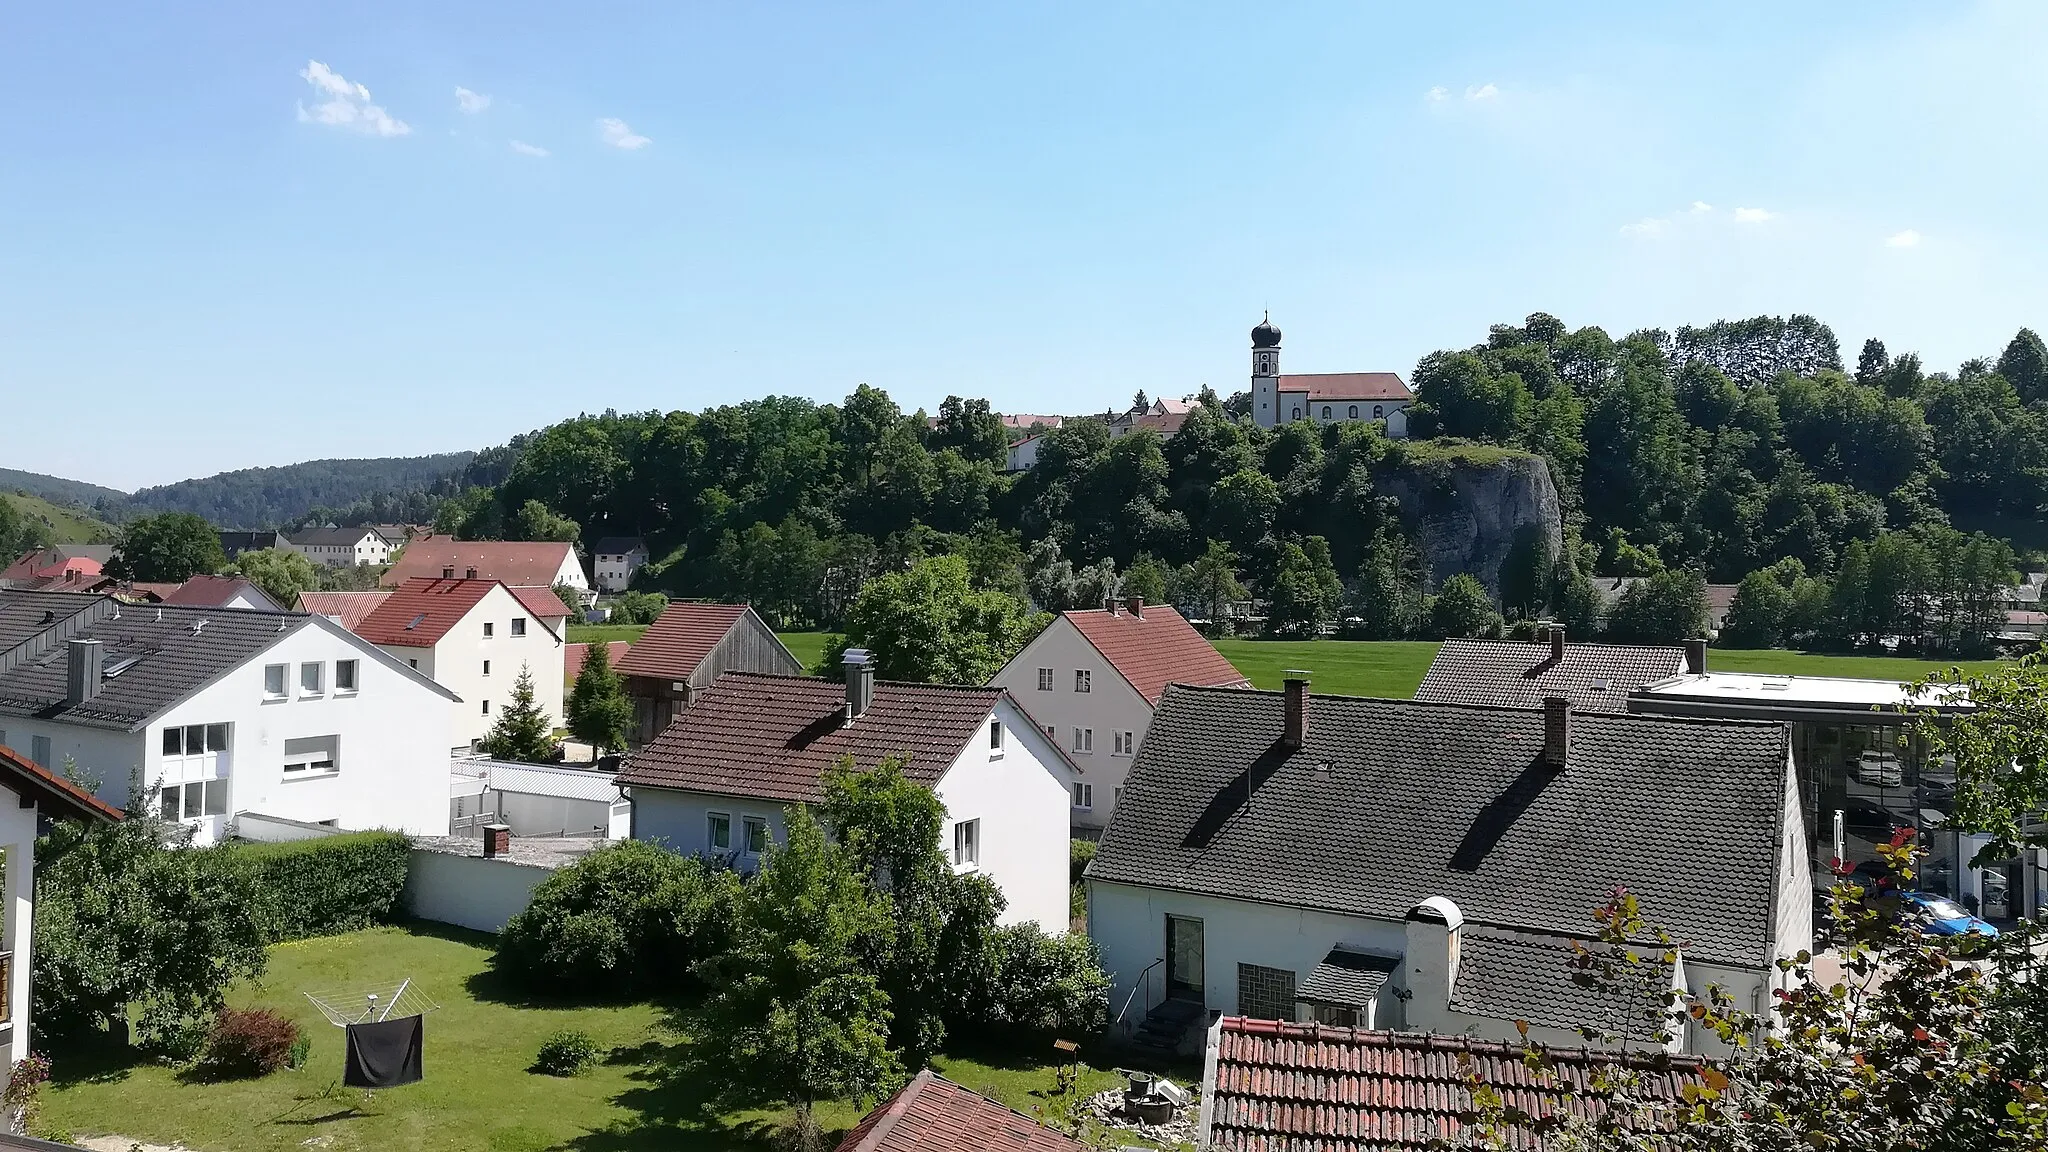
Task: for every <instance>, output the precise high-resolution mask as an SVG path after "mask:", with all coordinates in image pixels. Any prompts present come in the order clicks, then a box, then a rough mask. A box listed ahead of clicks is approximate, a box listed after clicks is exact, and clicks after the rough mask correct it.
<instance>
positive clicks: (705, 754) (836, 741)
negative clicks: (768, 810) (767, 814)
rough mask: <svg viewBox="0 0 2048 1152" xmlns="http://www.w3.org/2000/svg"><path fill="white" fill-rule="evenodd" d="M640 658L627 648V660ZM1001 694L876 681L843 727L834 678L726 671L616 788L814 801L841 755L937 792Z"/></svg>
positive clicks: (842, 696)
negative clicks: (891, 764) (900, 762)
mask: <svg viewBox="0 0 2048 1152" xmlns="http://www.w3.org/2000/svg"><path fill="white" fill-rule="evenodd" d="M641 643H645V640H644V639H643V640H642V642H641ZM639 651H640V644H635V645H633V650H632V651H631V652H629V653H628V654H627V659H628V660H629V661H630V660H631V659H632V658H633V657H634V656H636V655H638V654H639ZM1002 694H1003V693H1002V690H1001V689H999V688H960V687H951V686H947V685H938V684H898V683H895V682H893V681H888V680H878V681H876V682H875V696H874V700H873V702H872V703H870V704H869V705H868V710H867V712H866V713H865V714H863V715H862V716H860V717H859V718H857V719H856V720H854V721H853V723H851V724H847V723H844V720H845V715H846V686H845V685H844V684H841V683H839V682H838V681H836V680H820V679H817V678H815V677H810V676H765V675H761V674H758V673H753V672H727V673H725V674H724V675H722V676H720V677H719V678H718V679H717V680H715V681H713V682H712V684H711V687H709V688H707V689H705V690H704V691H703V693H701V694H700V695H699V696H698V697H697V698H696V700H694V701H693V702H691V704H690V706H689V707H688V708H686V709H684V710H683V711H682V712H681V713H679V714H678V715H677V716H676V718H675V719H674V720H673V721H671V722H670V724H669V726H668V727H667V728H666V729H665V730H663V732H662V733H661V735H659V736H656V737H655V738H654V741H653V743H651V744H649V745H648V746H647V747H646V748H644V749H642V750H641V751H639V752H637V753H635V754H634V755H633V756H632V757H631V758H629V759H628V760H627V761H626V768H625V771H623V772H621V773H620V774H619V783H621V784H629V785H631V784H638V785H645V786H648V787H654V788H681V789H684V790H687V791H692V792H710V793H713V794H715V795H719V796H746V797H753V798H758V799H764V800H780V801H784V802H786V803H796V802H799V801H800V802H804V803H814V802H816V801H817V800H818V799H819V798H820V797H821V796H822V795H823V793H822V791H821V790H820V789H819V787H818V781H819V779H820V778H821V777H822V776H823V775H824V774H825V770H826V769H828V768H830V767H832V766H833V765H834V764H837V763H838V762H839V759H840V758H841V757H842V756H851V757H852V758H853V762H854V764H856V765H857V766H859V767H862V768H871V767H873V766H874V765H876V764H878V763H880V762H881V761H882V760H883V759H884V758H885V757H889V756H897V757H902V758H903V759H904V760H905V764H904V769H903V774H904V775H905V776H906V777H908V778H910V779H912V780H916V781H918V782H919V783H923V784H936V783H938V780H939V777H941V776H943V775H945V772H946V769H948V768H950V767H952V765H953V761H954V759H955V758H957V757H958V756H959V755H960V750H961V749H962V748H965V747H966V746H967V742H968V741H969V740H972V739H974V737H975V736H977V735H978V734H980V732H981V730H982V726H983V725H984V724H985V723H987V721H988V717H989V713H990V712H992V711H993V710H994V709H995V706H996V701H997V700H998V699H1000V698H1001V697H1002Z"/></svg>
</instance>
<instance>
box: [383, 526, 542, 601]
mask: <svg viewBox="0 0 2048 1152" xmlns="http://www.w3.org/2000/svg"><path fill="white" fill-rule="evenodd" d="M571 549H572V546H571V545H568V544H561V543H556V542H553V541H547V540H457V539H455V538H454V537H452V536H422V537H420V538H418V539H416V540H414V541H413V542H412V543H410V544H407V545H406V546H405V551H404V552H402V553H400V554H399V557H398V559H397V561H396V562H394V563H393V564H392V565H391V567H390V568H389V569H387V570H386V571H385V573H384V579H383V584H384V586H385V587H386V588H396V587H398V586H399V585H400V584H403V583H405V582H406V581H407V580H413V579H418V578H420V577H429V578H433V577H438V576H440V575H441V573H442V571H443V570H444V569H448V568H453V569H455V575H456V577H457V578H458V579H460V578H462V576H463V574H464V573H466V572H467V571H468V570H469V569H471V568H474V569H476V575H477V579H479V580H502V581H504V582H505V583H506V584H509V585H514V586H517V585H520V584H537V585H545V586H550V587H551V586H553V584H554V582H555V577H556V576H557V575H558V574H560V572H561V570H562V562H563V560H564V558H566V557H567V556H569V554H570V552H571Z"/></svg>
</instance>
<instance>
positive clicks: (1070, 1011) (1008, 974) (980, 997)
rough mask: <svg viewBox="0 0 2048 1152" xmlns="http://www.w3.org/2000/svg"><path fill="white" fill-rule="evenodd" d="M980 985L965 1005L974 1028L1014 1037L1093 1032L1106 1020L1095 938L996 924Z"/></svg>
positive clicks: (1105, 985) (1105, 980) (1104, 978)
mask: <svg viewBox="0 0 2048 1152" xmlns="http://www.w3.org/2000/svg"><path fill="white" fill-rule="evenodd" d="M981 968H982V970H981V972H980V983H981V985H982V986H981V988H980V990H979V993H978V994H977V995H976V996H975V997H974V998H973V999H972V1000H971V1001H970V1006H969V1008H968V1012H969V1014H970V1015H971V1016H972V1017H973V1019H972V1020H970V1021H966V1022H964V1023H967V1024H968V1025H969V1026H970V1027H972V1028H979V1029H982V1030H985V1031H987V1032H990V1033H996V1034H1003V1033H1007V1034H1009V1035H1011V1036H1013V1037H1017V1036H1020V1035H1028V1034H1051V1035H1057V1036H1066V1037H1082V1036H1093V1035H1095V1034H1096V1033H1098V1032H1100V1031H1102V1030H1103V1028H1104V1027H1105V1026H1107V1023H1108V1020H1109V977H1108V975H1106V974H1105V973H1104V972H1103V971H1102V964H1101V962H1100V961H1099V959H1098V958H1097V954H1096V950H1095V942H1094V941H1093V940H1090V939H1088V938H1087V937H1086V936H1081V935H1076V934H1071V933H1063V934H1061V935H1058V936H1048V935H1046V934H1045V933H1044V932H1041V931H1039V930H1038V925H1036V924H1015V925H1012V926H1010V927H1008V928H999V929H997V930H996V932H995V934H994V935H992V936H990V937H989V941H988V949H987V951H986V953H985V954H984V957H983V961H982V965H981Z"/></svg>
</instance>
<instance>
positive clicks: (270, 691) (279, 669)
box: [263, 664, 287, 700]
mask: <svg viewBox="0 0 2048 1152" xmlns="http://www.w3.org/2000/svg"><path fill="white" fill-rule="evenodd" d="M286 673H287V669H286V667H285V666H284V665H283V664H265V665H264V666H263V694H264V695H265V696H268V697H270V698H271V699H272V700H282V699H284V678H285V675H286Z"/></svg>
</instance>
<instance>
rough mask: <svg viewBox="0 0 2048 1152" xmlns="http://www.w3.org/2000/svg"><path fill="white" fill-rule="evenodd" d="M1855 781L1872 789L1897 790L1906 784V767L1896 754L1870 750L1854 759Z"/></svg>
mask: <svg viewBox="0 0 2048 1152" xmlns="http://www.w3.org/2000/svg"><path fill="white" fill-rule="evenodd" d="M1856 780H1857V782H1858V783H1861V784H1868V785H1870V786H1871V787H1873V788H1899V787H1903V786H1904V785H1905V783H1906V767H1905V765H1903V764H1901V763H1899V754H1898V753H1896V752H1880V751H1877V750H1876V749H1872V750H1870V751H1868V752H1865V753H1864V754H1863V755H1861V756H1858V757H1857V758H1856Z"/></svg>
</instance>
